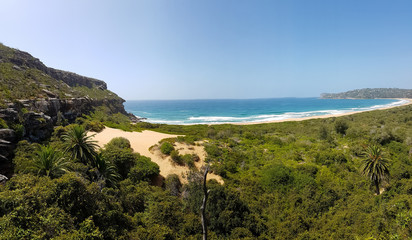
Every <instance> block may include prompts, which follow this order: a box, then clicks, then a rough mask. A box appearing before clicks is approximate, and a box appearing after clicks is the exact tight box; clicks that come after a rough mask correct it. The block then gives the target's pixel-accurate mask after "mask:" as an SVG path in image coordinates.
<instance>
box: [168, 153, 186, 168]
mask: <svg viewBox="0 0 412 240" xmlns="http://www.w3.org/2000/svg"><path fill="white" fill-rule="evenodd" d="M170 158H171V159H172V160H173V162H175V163H177V164H179V165H183V164H184V160H183V158H182V156H180V154H179V151H177V150H172V151H171V152H170Z"/></svg>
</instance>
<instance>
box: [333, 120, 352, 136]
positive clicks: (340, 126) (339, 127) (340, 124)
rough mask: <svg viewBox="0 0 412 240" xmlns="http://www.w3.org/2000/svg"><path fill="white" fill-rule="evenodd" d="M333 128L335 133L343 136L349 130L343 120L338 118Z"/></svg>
mask: <svg viewBox="0 0 412 240" xmlns="http://www.w3.org/2000/svg"><path fill="white" fill-rule="evenodd" d="M334 127H335V131H336V132H337V133H339V134H342V135H345V133H346V130H348V128H349V125H348V123H347V122H346V121H345V120H343V119H340V118H339V119H337V120H336V122H335V126H334Z"/></svg>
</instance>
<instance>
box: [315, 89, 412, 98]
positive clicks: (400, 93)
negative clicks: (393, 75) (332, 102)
mask: <svg viewBox="0 0 412 240" xmlns="http://www.w3.org/2000/svg"><path fill="white" fill-rule="evenodd" d="M321 98H324V99H350V98H355V99H374V98H412V89H400V88H363V89H355V90H351V91H347V92H342V93H322V94H321Z"/></svg>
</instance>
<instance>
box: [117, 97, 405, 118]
mask: <svg viewBox="0 0 412 240" xmlns="http://www.w3.org/2000/svg"><path fill="white" fill-rule="evenodd" d="M404 103H405V100H397V99H319V98H271V99H223V100H218V99H216V100H147V101H143V100H139V101H126V102H125V104H124V106H125V109H126V111H128V112H131V113H133V114H134V115H136V116H139V117H144V118H147V121H148V122H151V123H166V124H217V123H242V122H266V121H276V120H283V119H289V118H303V117H311V116H320V115H328V114H341V113H346V112H354V111H355V112H356V111H365V110H373V109H379V108H383V107H389V106H397V105H402V104H404Z"/></svg>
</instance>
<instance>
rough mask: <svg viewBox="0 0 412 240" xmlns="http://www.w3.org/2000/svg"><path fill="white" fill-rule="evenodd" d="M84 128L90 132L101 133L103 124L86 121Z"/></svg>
mask: <svg viewBox="0 0 412 240" xmlns="http://www.w3.org/2000/svg"><path fill="white" fill-rule="evenodd" d="M85 128H86V130H89V131H92V132H101V131H103V129H104V124H103V123H101V122H99V121H96V120H93V121H87V122H86V123H85Z"/></svg>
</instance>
